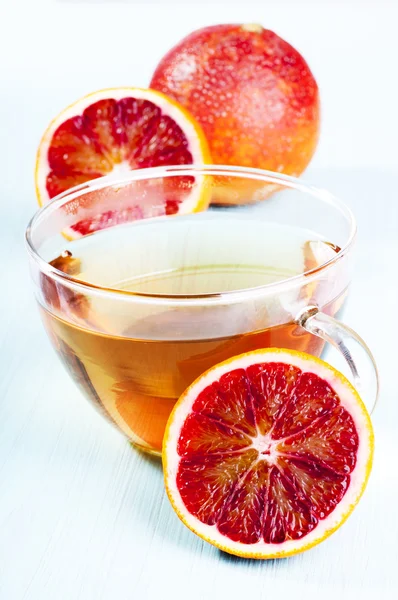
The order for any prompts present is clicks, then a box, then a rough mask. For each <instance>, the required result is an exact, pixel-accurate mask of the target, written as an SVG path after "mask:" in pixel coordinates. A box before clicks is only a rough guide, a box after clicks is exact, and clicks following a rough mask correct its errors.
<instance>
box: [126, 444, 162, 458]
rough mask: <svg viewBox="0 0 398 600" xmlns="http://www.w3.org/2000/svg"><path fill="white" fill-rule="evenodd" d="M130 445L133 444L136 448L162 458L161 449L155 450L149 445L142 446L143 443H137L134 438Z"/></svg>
mask: <svg viewBox="0 0 398 600" xmlns="http://www.w3.org/2000/svg"><path fill="white" fill-rule="evenodd" d="M129 444H130V446H132V447H133V448H134V449H135V450H138V451H139V452H144V453H145V454H149V455H150V456H155V457H156V458H162V452H161V451H160V450H155V449H154V448H148V446H141V444H137V443H136V442H133V441H132V440H129Z"/></svg>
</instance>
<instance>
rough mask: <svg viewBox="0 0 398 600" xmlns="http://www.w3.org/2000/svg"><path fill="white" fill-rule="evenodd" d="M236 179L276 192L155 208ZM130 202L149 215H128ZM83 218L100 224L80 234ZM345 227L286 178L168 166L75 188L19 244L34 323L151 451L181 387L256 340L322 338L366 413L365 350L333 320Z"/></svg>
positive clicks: (318, 347)
mask: <svg viewBox="0 0 398 600" xmlns="http://www.w3.org/2000/svg"><path fill="white" fill-rule="evenodd" d="M245 186H247V187H248V189H250V190H251V192H250V193H253V189H255V190H256V193H257V195H258V198H259V199H261V197H262V194H265V195H268V193H269V190H270V189H271V188H275V189H277V190H278V193H276V194H274V195H273V196H272V197H271V198H269V199H267V200H266V201H264V202H262V203H261V204H259V205H257V206H251V207H247V208H228V209H225V208H223V209H221V208H219V209H212V210H210V211H207V212H200V213H194V214H186V215H184V214H178V215H176V216H165V213H166V212H169V210H167V209H166V208H165V207H166V206H168V207H170V206H173V207H177V208H178V207H181V210H182V212H183V211H184V210H185V208H184V206H185V205H186V206H187V208H186V210H191V208H190V207H189V201H188V203H187V202H186V200H187V197H190V198H194V197H195V195H196V194H202V195H203V194H205V195H207V199H208V200H209V199H211V197H212V198H213V199H216V200H220V199H222V197H223V196H224V195H225V197H226V198H231V194H232V195H233V193H234V189H236V190H239V195H240V196H241V194H242V190H244V189H245ZM166 194H167V203H166V202H164V198H165V195H166ZM115 206H117V213H118V215H122V218H119V217H118V218H114V213H113V210H114V207H115ZM137 206H145V207H146V210H147V212H149V213H151V214H155V215H157V216H156V217H154V218H150V219H142V220H138V221H137V220H136V219H137V210H136V207H137ZM104 215H108V216H109V218H108V219H105V220H104V217H103V216H104ZM162 215H163V216H162ZM101 219H102V220H101ZM90 222H94V223H96V224H97V226H98V223H99V222H101V224H102V225H101V227H102V229H100V230H99V231H96V232H95V233H92V234H89V233H90V228H89V227H88V230H87V227H86V231H84V233H88V235H82V231H83V225H82V224H84V225H85V226H87V223H90ZM355 234H356V227H355V221H354V218H353V216H352V214H351V212H350V210H349V209H348V208H347V207H346V206H345V205H344V204H342V203H341V202H340V201H339V200H337V199H336V198H334V197H332V196H331V195H330V194H328V193H327V192H325V191H323V190H319V189H316V188H314V187H311V186H309V185H306V184H305V183H303V182H301V181H299V180H297V179H294V178H290V177H286V176H282V175H277V174H273V173H267V172H264V171H259V170H255V169H247V168H237V167H222V166H183V167H179V166H177V167H162V168H155V169H144V170H141V171H134V172H132V173H131V174H130V175H129V176H128V177H126V178H124V179H122V180H117V181H115V180H112V179H110V178H109V177H106V178H102V179H97V180H94V181H92V182H90V183H87V184H83V185H81V186H78V187H76V188H73V189H72V190H69V191H68V192H66V193H64V194H62V195H60V196H58V197H57V198H55V199H54V200H53V201H52V202H51V203H49V204H48V205H46V206H45V207H43V208H42V209H40V210H39V211H38V213H37V214H36V215H35V217H34V218H33V219H32V221H31V223H30V225H29V227H28V230H27V241H28V249H29V253H30V259H31V270H32V275H33V279H34V282H35V291H36V297H37V300H38V303H39V307H40V311H41V314H42V317H43V321H44V325H45V327H46V330H47V332H48V335H49V337H50V339H51V341H52V343H53V345H54V347H55V349H56V351H57V352H58V354H59V356H60V357H61V359H62V361H63V362H64V364H65V366H66V367H67V370H68V371H69V373H70V374H71V376H72V377H73V378H74V379H75V381H76V382H77V383H78V385H79V387H80V388H81V390H82V391H83V393H84V394H85V395H86V397H88V398H89V399H90V400H91V401H92V402H93V403H94V405H95V406H97V408H99V409H100V410H101V412H102V413H103V414H104V415H105V416H106V417H107V418H108V419H109V420H110V421H112V422H113V423H114V424H116V426H117V427H118V428H119V429H121V430H122V432H123V433H124V434H125V435H126V436H127V437H128V438H129V439H130V440H131V442H132V443H133V444H134V445H136V446H138V447H140V448H141V449H143V450H146V451H148V452H152V453H160V452H161V446H162V438H163V433H164V429H165V425H166V422H167V419H168V416H169V414H170V412H171V410H172V408H173V406H174V403H175V402H176V400H177V399H178V397H179V396H180V394H181V393H182V392H183V391H184V389H185V388H186V387H187V386H188V385H190V384H191V383H192V382H193V381H194V380H195V379H196V377H198V376H199V375H201V374H202V373H203V372H204V371H206V370H207V369H208V368H210V367H212V366H214V365H215V364H217V363H218V362H220V361H222V360H226V359H227V358H230V357H232V356H235V355H237V354H241V353H244V352H248V351H251V350H256V349H259V348H264V347H282V348H291V349H296V350H300V351H304V352H308V353H310V354H313V355H316V356H319V355H320V354H321V353H322V351H323V348H324V344H325V341H328V342H330V343H332V344H333V345H335V346H336V347H337V348H338V349H339V350H340V351H341V352H342V354H343V355H344V358H345V359H346V361H347V363H348V365H349V367H350V371H351V374H352V378H353V381H354V385H356V387H357V388H360V392H361V393H362V397H363V399H364V401H365V403H366V404H367V407H368V409H369V410H371V409H372V408H373V405H374V403H375V401H376V397H377V388H378V381H377V371H376V367H375V364H374V360H373V358H372V355H371V353H370V351H369V350H368V348H367V347H366V345H365V344H364V342H363V341H362V340H361V338H359V337H358V336H357V334H355V333H354V332H353V331H352V330H350V329H349V328H347V327H346V326H345V325H343V324H342V323H341V322H340V321H338V320H337V318H338V316H339V314H340V313H341V311H342V309H343V307H344V303H345V301H346V298H347V292H348V288H349V284H350V281H351V274H352V258H353V257H352V255H353V252H352V250H353V245H354V240H355Z"/></svg>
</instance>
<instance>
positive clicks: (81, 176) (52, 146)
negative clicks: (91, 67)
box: [35, 88, 211, 238]
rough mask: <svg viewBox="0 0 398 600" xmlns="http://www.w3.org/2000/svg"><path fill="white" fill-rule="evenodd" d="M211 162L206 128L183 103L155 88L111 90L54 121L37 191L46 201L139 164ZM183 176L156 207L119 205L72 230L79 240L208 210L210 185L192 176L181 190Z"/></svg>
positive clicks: (40, 159)
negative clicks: (120, 227)
mask: <svg viewBox="0 0 398 600" xmlns="http://www.w3.org/2000/svg"><path fill="white" fill-rule="evenodd" d="M209 162H211V159H210V153H209V149H208V145H207V142H206V138H205V136H204V133H203V131H202V128H201V126H200V125H199V123H198V122H197V121H196V120H195V119H194V118H193V117H192V116H191V115H190V114H189V113H188V111H186V110H185V109H184V108H183V107H182V106H180V105H179V104H178V103H177V102H175V101H173V100H170V99H169V98H167V96H165V95H164V94H162V93H160V92H156V91H154V90H145V89H140V88H113V89H106V90H101V91H98V92H94V93H92V94H89V95H88V96H85V97H84V98H81V99H80V100H78V101H77V102H75V103H74V104H72V105H71V106H69V107H68V108H66V109H65V110H64V111H63V112H61V113H60V114H59V115H58V116H57V117H56V118H55V119H54V120H53V121H52V122H51V123H50V125H49V127H48V128H47V130H46V132H45V133H44V136H43V138H42V140H41V142H40V146H39V149H38V153H37V160H36V175H35V179H36V192H37V197H38V201H39V204H40V205H43V204H45V203H46V202H48V201H49V200H50V199H51V198H53V197H55V196H57V195H58V194H60V193H62V192H65V191H66V190H69V189H70V188H72V187H74V186H76V185H78V184H82V183H85V182H87V181H90V180H93V179H96V178H98V177H102V176H111V177H112V178H115V179H117V178H123V177H124V176H125V175H126V174H128V173H129V172H130V171H131V170H132V169H141V168H147V167H155V166H167V165H184V164H192V163H202V164H203V163H209ZM173 179H174V181H173ZM182 179H183V178H182V177H181V178H180V179H179V193H178V194H175V193H174V194H173V187H174V188H175V186H176V182H175V178H171V180H167V181H168V185H165V186H164V193H163V198H162V199H161V201H157V203H156V205H155V206H154V205H152V204H150V203H148V202H147V203H146V204H145V202H143V201H142V200H140V199H139V198H138V200H137V202H136V204H134V202H131V205H128V206H127V207H126V206H125V205H123V210H121V208H120V207H119V210H118V207H117V206H116V203H115V207H114V208H113V204H112V205H111V206H107V209H106V210H104V211H103V212H100V213H99V214H97V215H94V216H90V218H85V219H82V220H81V221H80V222H77V223H75V224H73V226H72V227H71V229H70V230H68V232H67V234H68V235H69V236H70V237H72V238H76V237H80V236H82V235H86V234H87V233H92V232H94V231H97V230H99V229H103V228H105V227H109V226H112V225H115V224H119V223H123V222H126V221H133V220H136V219H140V218H144V217H150V216H160V215H164V214H177V213H179V214H183V213H190V212H198V211H200V210H204V209H206V208H207V206H208V204H209V201H210V197H209V192H208V191H206V189H205V186H202V185H194V182H193V177H186V178H185V179H186V181H184V182H183V183H184V189H183V193H181V188H182V186H181V181H182ZM165 181H166V180H165ZM197 183H198V182H196V184H197ZM132 195H134V194H132Z"/></svg>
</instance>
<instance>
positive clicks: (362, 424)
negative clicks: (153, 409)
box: [163, 350, 373, 558]
mask: <svg viewBox="0 0 398 600" xmlns="http://www.w3.org/2000/svg"><path fill="white" fill-rule="evenodd" d="M263 362H286V363H288V364H290V365H293V366H295V367H297V368H299V369H300V370H302V371H303V372H311V373H315V374H316V375H318V376H319V377H321V378H323V379H325V380H326V381H327V382H328V383H329V385H330V386H331V387H332V389H333V390H334V391H335V392H336V394H337V395H338V396H339V398H340V402H341V404H342V406H343V407H344V408H346V409H347V410H348V412H349V413H350V415H351V416H352V418H353V420H354V423H355V426H356V429H357V431H358V434H359V446H358V454H357V461H356V465H355V468H354V470H353V471H352V473H351V480H350V485H349V487H348V489H347V491H346V493H345V494H344V496H343V498H342V500H341V502H340V503H339V504H338V505H337V506H336V508H335V509H334V511H333V512H332V513H331V514H330V515H328V516H327V517H326V518H325V519H323V520H322V521H320V522H319V523H318V525H317V526H316V527H315V529H314V530H313V531H311V532H310V533H309V534H307V535H306V536H304V537H303V538H301V539H299V540H288V541H286V542H283V543H282V544H266V543H265V542H263V541H259V542H257V543H255V544H243V543H241V542H236V541H233V540H231V539H230V538H228V537H226V536H224V535H222V534H221V533H220V532H219V531H218V529H217V526H216V525H213V526H210V525H206V524H204V523H202V522H201V521H199V519H197V518H196V517H194V516H193V515H191V514H190V513H189V512H188V510H187V509H186V507H185V505H184V503H183V500H182V498H181V495H180V493H179V490H178V487H177V485H176V474H177V470H178V465H179V461H180V456H179V455H178V453H177V447H176V442H177V440H178V438H179V432H180V430H181V427H182V424H183V423H184V421H185V419H186V417H187V416H188V414H189V413H190V412H191V410H192V405H193V403H194V402H195V400H196V399H197V397H198V395H199V393H200V392H201V391H202V390H203V389H204V388H206V387H207V386H208V385H210V384H211V383H212V382H214V381H216V380H218V379H219V378H220V377H221V376H222V375H224V374H225V373H227V372H229V371H231V370H233V369H237V368H243V369H245V368H247V367H248V366H250V365H252V364H257V363H263ZM341 377H342V376H341ZM268 442H269V440H267V437H266V436H257V438H254V439H253V446H252V447H254V448H256V449H257V450H259V451H260V449H261V448H263V449H265V450H267V449H269V450H270V451H271V454H270V455H269V456H265V458H263V457H262V455H261V454H260V455H259V458H258V460H267V461H268V462H270V463H273V462H274V461H275V460H276V458H277V450H276V448H275V446H274V444H271V445H270V444H269V443H268ZM372 454H373V434H372V429H371V427H370V426H369V416H368V414H367V412H366V409H365V407H364V405H363V404H362V402H361V401H360V399H359V398H358V396H357V394H356V392H355V390H354V389H353V388H352V386H351V384H350V383H349V382H348V381H346V380H345V379H344V378H341V379H340V377H336V375H335V371H334V370H333V369H332V368H331V367H329V366H328V365H327V364H326V363H323V362H322V361H318V360H315V359H314V360H312V359H311V357H308V359H306V358H305V357H303V356H302V355H299V354H296V353H295V352H290V351H286V350H272V351H267V350H265V351H256V352H253V353H249V354H246V355H243V356H240V357H236V359H235V360H233V361H230V362H226V363H224V364H221V365H219V366H217V367H215V368H213V369H211V370H210V371H208V372H207V373H206V374H205V375H204V376H202V378H199V379H198V380H197V381H196V382H195V383H194V384H193V385H192V386H191V387H190V388H188V390H187V392H186V395H185V398H184V401H182V402H181V403H179V404H178V406H177V407H176V409H175V411H174V415H173V418H172V421H171V423H170V426H169V430H168V431H167V433H166V438H165V442H164V449H163V456H164V458H165V460H164V462H165V481H166V486H167V489H168V494H169V497H170V499H171V501H172V504H173V506H174V508H175V510H176V511H177V513H178V514H179V515H180V516H182V517H183V519H184V521H185V523H186V524H187V525H188V527H189V528H190V529H192V531H194V532H195V533H197V534H199V535H200V536H201V537H203V538H205V539H206V540H207V541H209V542H210V543H213V544H215V545H216V546H218V547H219V548H222V549H224V550H226V551H228V552H232V553H236V554H242V555H244V556H247V557H250V556H253V557H258V556H261V557H262V558H267V557H268V556H270V557H271V556H278V555H279V556H284V555H288V554H291V553H292V554H293V553H296V552H299V551H300V550H301V549H302V550H303V549H305V548H306V547H308V546H313V545H315V544H316V543H317V542H318V541H320V540H322V539H323V538H324V537H326V536H327V535H328V532H332V531H333V530H334V529H336V528H337V527H338V526H339V524H340V523H341V522H342V521H344V519H345V517H346V516H347V514H349V513H350V512H351V510H352V508H353V507H354V506H355V504H356V503H357V501H358V499H359V497H360V495H361V494H362V491H363V486H364V481H365V480H366V477H367V474H368V472H369V469H370V464H371V460H372Z"/></svg>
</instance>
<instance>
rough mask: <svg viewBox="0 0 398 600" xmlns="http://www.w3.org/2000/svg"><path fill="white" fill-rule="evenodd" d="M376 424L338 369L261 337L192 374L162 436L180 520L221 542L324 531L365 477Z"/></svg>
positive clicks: (252, 551) (292, 546)
mask: <svg viewBox="0 0 398 600" xmlns="http://www.w3.org/2000/svg"><path fill="white" fill-rule="evenodd" d="M373 446H374V438H373V430H372V425H371V421H370V417H369V415H368V413H367V411H366V408H365V406H364V404H363V403H362V401H361V399H360V397H359V396H358V393H357V392H356V390H355V389H354V388H353V387H352V385H351V384H350V383H349V382H348V381H347V380H346V378H345V377H344V376H343V375H342V374H340V373H339V372H338V371H336V370H335V369H333V368H332V367H331V366H330V365H328V364H327V363H325V362H323V361H322V360H320V359H318V358H314V357H313V356H310V355H308V354H304V353H302V352H296V351H293V350H284V349H266V350H258V351H255V352H249V353H247V354H242V355H240V356H237V357H234V358H232V359H230V360H227V361H225V362H223V363H221V364H219V365H217V366H215V367H213V368H212V369H210V370H209V371H207V372H206V373H204V374H203V375H202V376H201V377H199V378H198V379H197V380H196V381H195V382H194V383H193V384H192V385H191V386H190V387H189V388H188V389H187V390H186V391H185V393H184V394H183V395H182V396H181V398H180V399H179V401H178V402H177V404H176V406H175V407H174V409H173V412H172V413H171V415H170V419H169V421H168V425H167V428H166V432H165V436H164V442H163V464H164V477H165V485H166V490H167V494H168V497H169V499H170V501H171V504H172V506H173V508H174V510H175V511H176V513H177V515H178V516H179V518H180V519H181V520H182V522H183V523H184V524H185V525H186V526H187V527H188V528H189V529H191V530H192V531H193V532H194V533H196V534H197V535H199V536H200V537H201V538H202V539H204V540H206V541H207V542H210V543H211V544H213V545H214V546H216V547H218V548H220V549H221V550H223V551H225V552H229V553H231V554H235V555H238V556H242V557H247V558H260V559H266V558H279V557H286V556H290V555H293V554H296V553H299V552H303V551H304V550H307V549H309V548H311V547H313V546H315V545H316V544H318V543H320V542H321V541H323V540H324V539H325V538H327V537H329V536H330V535H331V534H332V533H333V532H334V531H336V530H337V529H338V528H339V527H340V525H341V524H342V523H343V522H344V521H345V520H346V519H347V518H348V516H349V515H350V514H351V512H352V511H353V509H354V507H355V506H356V504H357V502H358V501H359V499H360V497H361V495H362V493H363V491H364V489H365V486H366V483H367V481H368V477H369V473H370V470H371V465H372V459H373Z"/></svg>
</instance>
